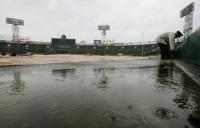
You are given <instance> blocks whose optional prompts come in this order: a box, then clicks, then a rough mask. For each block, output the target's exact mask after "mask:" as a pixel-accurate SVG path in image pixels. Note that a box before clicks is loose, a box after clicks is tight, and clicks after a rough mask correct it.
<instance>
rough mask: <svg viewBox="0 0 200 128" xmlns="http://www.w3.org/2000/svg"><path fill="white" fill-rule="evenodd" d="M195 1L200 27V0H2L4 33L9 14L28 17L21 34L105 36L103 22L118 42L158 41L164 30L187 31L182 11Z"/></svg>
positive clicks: (40, 38) (0, 11) (0, 18)
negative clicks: (100, 25)
mask: <svg viewBox="0 0 200 128" xmlns="http://www.w3.org/2000/svg"><path fill="white" fill-rule="evenodd" d="M191 2H195V12H194V29H196V28H197V27H199V26H200V0H0V34H3V35H11V34H12V33H11V25H7V24H6V23H5V18H6V17H13V18H20V19H24V21H25V26H22V27H20V35H21V36H25V37H31V39H32V40H35V41H50V39H51V38H52V37H58V35H59V36H60V35H61V34H66V35H67V36H68V37H70V38H76V39H77V40H78V41H80V40H85V41H87V42H93V40H94V39H99V38H101V32H100V31H98V30H97V25H99V24H109V25H110V26H111V30H110V31H108V33H107V38H108V39H114V40H115V41H116V42H125V41H128V42H134V41H141V40H142V37H143V36H142V35H143V34H142V33H144V40H145V41H147V40H154V38H156V36H158V35H159V34H160V33H162V32H166V31H172V32H173V31H176V30H177V29H179V30H181V31H183V30H182V29H183V23H184V19H181V18H180V16H179V15H180V10H181V9H182V8H184V7H185V6H186V5H188V4H190V3H191Z"/></svg>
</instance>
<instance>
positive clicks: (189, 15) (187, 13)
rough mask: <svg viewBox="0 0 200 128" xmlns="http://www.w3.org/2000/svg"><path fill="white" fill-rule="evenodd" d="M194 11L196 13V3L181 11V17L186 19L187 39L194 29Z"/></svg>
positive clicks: (184, 29) (184, 30) (185, 32)
mask: <svg viewBox="0 0 200 128" xmlns="http://www.w3.org/2000/svg"><path fill="white" fill-rule="evenodd" d="M193 11H194V2H192V3H191V4H189V5H188V6H186V7H185V8H183V9H182V10H181V11H180V17H181V18H183V17H185V24H184V28H183V33H184V36H185V37H187V36H189V35H190V34H191V33H192V29H193Z"/></svg>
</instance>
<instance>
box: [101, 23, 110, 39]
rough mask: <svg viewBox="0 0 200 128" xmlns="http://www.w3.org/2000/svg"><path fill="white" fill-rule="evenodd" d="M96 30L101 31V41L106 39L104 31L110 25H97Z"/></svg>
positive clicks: (108, 28)
mask: <svg viewBox="0 0 200 128" xmlns="http://www.w3.org/2000/svg"><path fill="white" fill-rule="evenodd" d="M98 30H100V31H102V38H103V42H105V40H106V31H107V30H110V25H98Z"/></svg>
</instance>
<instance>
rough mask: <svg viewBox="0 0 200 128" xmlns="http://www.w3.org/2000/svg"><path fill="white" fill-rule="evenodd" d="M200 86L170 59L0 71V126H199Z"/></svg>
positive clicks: (32, 127) (137, 127) (78, 127)
mask: <svg viewBox="0 0 200 128" xmlns="http://www.w3.org/2000/svg"><path fill="white" fill-rule="evenodd" d="M199 122H200V86H199V85H197V84H196V83H195V82H193V81H192V80H191V79H190V78H189V77H188V76H187V75H186V74H185V73H184V72H183V71H182V70H181V69H180V68H179V67H177V66H175V64H174V63H173V62H170V61H158V60H134V61H115V62H113V61H106V62H89V63H73V64H58V65H56V64H51V65H36V66H12V67H2V68H0V127H2V128H45V127H46V128H169V127H170V128H198V127H200V123H199Z"/></svg>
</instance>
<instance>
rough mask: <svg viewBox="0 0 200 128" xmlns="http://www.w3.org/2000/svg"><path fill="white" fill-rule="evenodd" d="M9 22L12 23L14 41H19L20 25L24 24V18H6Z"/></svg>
mask: <svg viewBox="0 0 200 128" xmlns="http://www.w3.org/2000/svg"><path fill="white" fill-rule="evenodd" d="M6 23H7V24H12V32H13V41H14V42H18V41H19V25H21V26H24V20H20V19H14V18H8V17H7V18H6Z"/></svg>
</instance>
